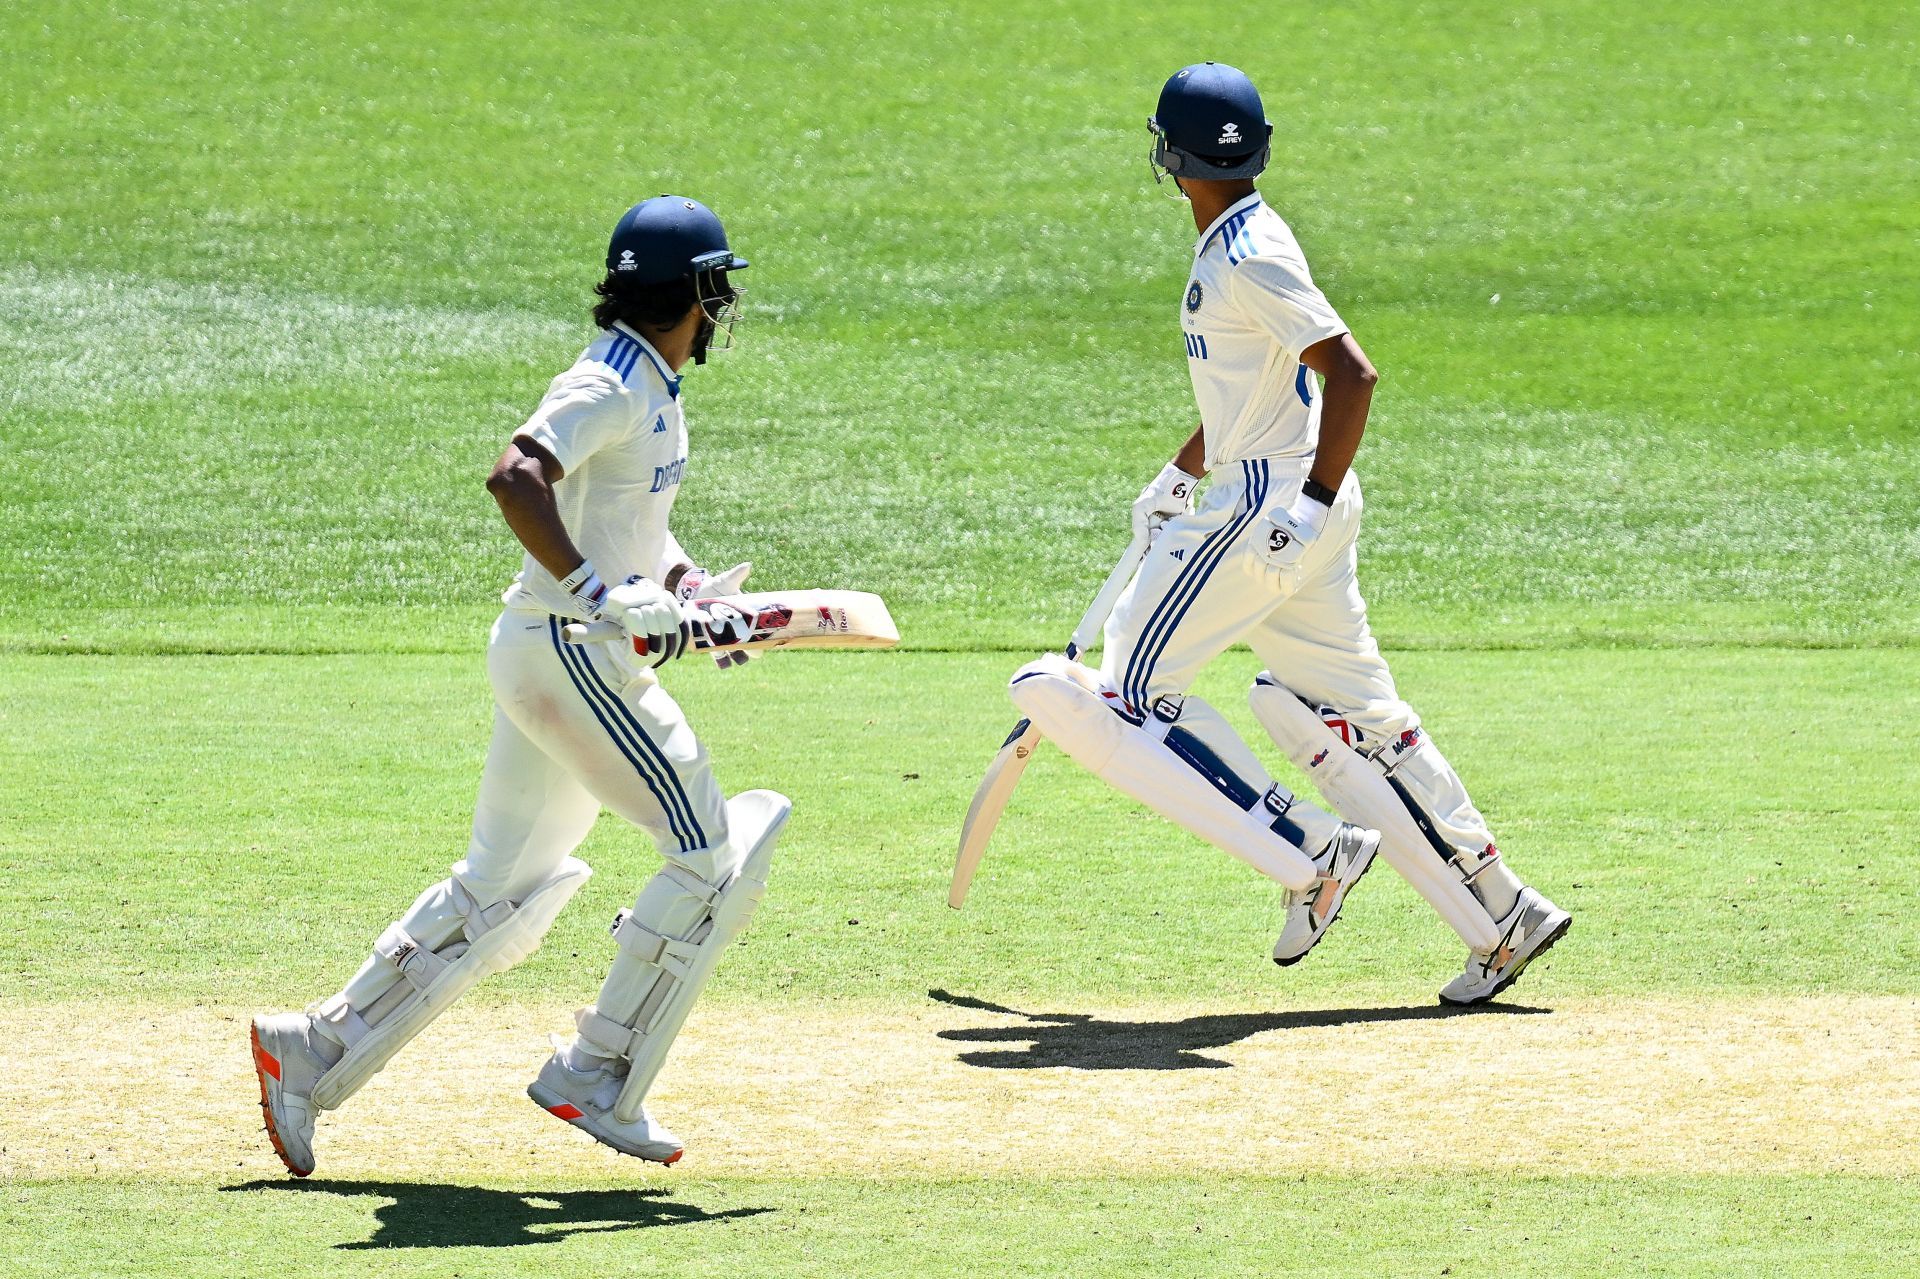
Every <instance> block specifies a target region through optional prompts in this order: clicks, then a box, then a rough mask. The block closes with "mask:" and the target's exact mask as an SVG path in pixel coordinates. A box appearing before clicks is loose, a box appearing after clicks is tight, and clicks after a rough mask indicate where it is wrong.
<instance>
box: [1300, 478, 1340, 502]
mask: <svg viewBox="0 0 1920 1279" xmlns="http://www.w3.org/2000/svg"><path fill="white" fill-rule="evenodd" d="M1300 493H1301V495H1302V496H1303V497H1310V498H1312V499H1313V500H1314V501H1316V502H1318V503H1320V505H1322V506H1329V507H1330V506H1332V505H1333V503H1334V501H1335V499H1337V498H1338V497H1339V496H1340V494H1338V493H1337V492H1335V491H1334V490H1332V489H1330V488H1328V487H1327V486H1326V485H1324V484H1322V483H1321V482H1320V481H1319V480H1316V479H1312V478H1309V479H1308V480H1307V482H1306V483H1305V484H1302V485H1301V486H1300Z"/></svg>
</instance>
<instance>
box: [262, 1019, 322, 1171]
mask: <svg viewBox="0 0 1920 1279" xmlns="http://www.w3.org/2000/svg"><path fill="white" fill-rule="evenodd" d="M319 1038H320V1037H319V1036H317V1035H315V1034H314V1031H313V1017H312V1016H311V1015H310V1014H307V1013H274V1014H273V1015H272V1016H268V1017H255V1018H254V1019H253V1069H254V1073H255V1074H257V1075H259V1076H260V1110H261V1113H262V1114H264V1115H265V1116H266V1120H267V1139H268V1140H269V1141H271V1142H272V1143H273V1151H274V1153H275V1154H277V1155H279V1156H280V1162H281V1163H283V1164H285V1165H286V1166H287V1171H288V1172H290V1173H292V1174H293V1175H294V1176H296V1177H304V1176H306V1175H307V1174H308V1173H310V1172H312V1171H313V1121H314V1118H315V1116H316V1114H317V1111H316V1110H315V1107H314V1104H313V1087H314V1085H315V1084H317V1083H319V1082H320V1076H322V1075H324V1074H326V1073H327V1069H328V1068H329V1067H330V1066H332V1065H333V1063H334V1062H335V1061H337V1060H339V1057H340V1049H339V1048H338V1047H337V1046H336V1045H334V1044H333V1043H332V1042H331V1041H330V1040H321V1042H320V1043H318V1044H316V1043H315V1040H316V1039H319ZM329 1049H331V1051H327V1050H329Z"/></svg>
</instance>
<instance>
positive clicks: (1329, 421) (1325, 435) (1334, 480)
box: [1300, 333, 1380, 493]
mask: <svg viewBox="0 0 1920 1279" xmlns="http://www.w3.org/2000/svg"><path fill="white" fill-rule="evenodd" d="M1300 362H1301V363H1302V364H1305V365H1306V366H1307V367H1308V368H1310V369H1312V370H1314V371H1315V372H1316V373H1318V374H1320V376H1321V377H1323V378H1325V379H1326V386H1325V387H1324V388H1323V390H1322V395H1323V397H1324V398H1323V399H1322V401H1321V405H1320V442H1319V444H1318V446H1317V447H1316V449H1315V451H1314V456H1313V470H1312V471H1311V472H1310V473H1309V478H1310V479H1312V480H1313V481H1314V482H1315V483H1317V484H1323V485H1325V486H1326V488H1327V489H1328V490H1329V491H1332V492H1336V493H1337V492H1339V491H1340V483H1341V481H1342V480H1344V479H1346V478H1347V472H1348V470H1350V469H1351V468H1352V466H1353V458H1354V454H1356V453H1358V452H1359V451H1360V437H1361V436H1363V435H1365V434H1366V431H1367V412H1368V410H1369V409H1371V408H1372V406H1373V388H1374V384H1375V383H1377V382H1378V381H1379V380H1380V374H1379V373H1378V372H1376V371H1375V369H1374V367H1373V365H1372V363H1371V362H1369V361H1368V359H1367V356H1366V352H1364V351H1362V350H1361V349H1360V345H1359V343H1357V342H1355V341H1354V340H1353V335H1352V334H1350V333H1343V334H1341V335H1340V336H1339V337H1337V338H1328V339H1327V340H1326V341H1324V342H1318V343H1315V344H1314V345H1313V346H1310V347H1308V348H1307V349H1306V350H1305V351H1304V352H1302V353H1301V355H1300Z"/></svg>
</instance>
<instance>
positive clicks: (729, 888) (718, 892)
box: [574, 790, 793, 1123]
mask: <svg viewBox="0 0 1920 1279" xmlns="http://www.w3.org/2000/svg"><path fill="white" fill-rule="evenodd" d="M792 811H793V803H792V801H791V800H789V799H788V798H787V797H786V796H785V795H781V794H777V793H776V792H774V791H769V790H753V791H746V792H744V793H742V794H739V795H735V796H734V797H733V798H732V799H730V800H728V801H727V840H728V842H729V844H730V845H731V846H732V847H733V848H744V849H745V853H744V855H742V856H740V857H739V858H738V861H737V866H738V869H736V870H734V871H733V873H732V874H731V875H729V876H728V878H727V880H726V882H725V883H724V884H722V885H720V886H719V887H715V886H713V885H711V884H707V883H705V882H704V881H701V880H699V879H698V877H696V876H694V875H693V874H692V873H690V872H689V871H687V869H686V868H685V867H682V866H676V865H672V864H669V865H668V866H667V868H666V869H665V870H663V871H661V872H660V874H659V875H656V876H655V877H654V878H653V879H652V880H651V881H649V883H648V884H647V887H646V888H645V889H643V890H642V891H641V893H640V897H639V900H638V901H636V902H635V903H634V907H633V909H632V910H630V911H622V912H621V913H620V916H619V917H618V918H617V919H616V920H615V921H614V927H613V940H614V944H615V945H617V946H618V947H619V948H620V953H619V954H617V955H615V956H614V960H613V967H612V969H611V970H609V971H608V973H607V980H606V982H605V983H604V984H603V985H602V986H601V988H600V998H599V1001H598V1002H597V1003H595V1004H594V1005H593V1006H591V1007H588V1008H582V1009H581V1010H580V1011H579V1012H578V1013H577V1014H576V1015H575V1017H574V1024H575V1026H576V1027H577V1028H578V1030H579V1035H580V1041H581V1043H582V1045H583V1046H584V1047H586V1048H587V1049H588V1050H590V1051H592V1052H594V1053H596V1054H598V1055H599V1056H602V1057H605V1058H608V1059H622V1058H624V1059H625V1060H626V1062H627V1077H626V1081H625V1082H624V1083H623V1084H622V1085H621V1088H620V1096H619V1099H618V1100H617V1101H616V1102H615V1103H614V1108H613V1114H614V1118H615V1119H617V1120H619V1121H620V1122H621V1123H632V1122H633V1121H634V1120H636V1119H638V1118H639V1117H640V1107H641V1104H642V1103H643V1102H644V1101H645V1100H646V1095H647V1090H648V1089H649V1088H651V1087H653V1081H654V1079H655V1078H656V1077H657V1076H658V1075H659V1073H660V1068H661V1067H662V1066H663V1065H665V1064H666V1060H667V1050H668V1049H670V1048H671V1047H673V1041H674V1039H675V1037H676V1036H678V1035H679V1033H680V1028H681V1026H682V1025H684V1024H685V1022H686V1020H687V1013H688V1012H690V1011H691V1010H692V1008H693V1004H694V1001H695V1000H696V999H698V998H699V997H700V990H701V988H702V987H703V986H705V985H706V984H707V979H708V978H710V977H711V976H713V970H714V966H715V965H716V964H718V963H719V962H720V955H721V953H722V952H723V951H725V950H726V948H727V946H728V944H729V943H730V942H732V941H733V939H734V938H735V937H737V936H739V935H740V934H741V933H742V932H743V931H745V929H746V927H747V922H748V921H749V920H750V919H752V918H753V912H754V909H755V908H756V907H757V906H759V904H760V899H761V897H762V896H764V895H765V893H766V891H767V868H768V866H769V865H770V864H771V863H772V861H773V846H774V843H775V841H776V840H778V839H779V837H780V831H781V828H783V827H784V826H785V825H786V824H787V817H788V815H789V814H790V813H791V812H792ZM733 861H735V859H734V858H733V857H731V856H730V857H725V858H716V859H715V862H716V864H721V865H724V864H726V863H728V862H733Z"/></svg>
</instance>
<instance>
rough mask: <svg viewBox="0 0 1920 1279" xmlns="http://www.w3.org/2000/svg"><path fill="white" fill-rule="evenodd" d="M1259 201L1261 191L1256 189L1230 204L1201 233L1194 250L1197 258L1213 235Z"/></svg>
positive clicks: (1204, 250)
mask: <svg viewBox="0 0 1920 1279" xmlns="http://www.w3.org/2000/svg"><path fill="white" fill-rule="evenodd" d="M1259 203H1260V193H1259V192H1258V191H1255V192H1254V193H1253V194H1252V195H1250V196H1247V197H1245V198H1244V199H1240V200H1236V201H1234V202H1233V204H1231V205H1229V206H1228V208H1227V211H1226V212H1225V213H1222V214H1221V215H1220V216H1219V217H1217V218H1215V219H1214V220H1213V225H1212V226H1210V227H1208V228H1207V229H1206V231H1205V233H1204V234H1202V235H1201V237H1200V247H1199V248H1197V249H1195V250H1194V251H1193V256H1194V257H1196V258H1197V257H1199V256H1200V255H1201V254H1202V253H1205V252H1206V251H1207V245H1209V244H1211V243H1212V242H1213V237H1214V236H1216V235H1218V234H1220V229H1221V228H1222V227H1224V226H1226V225H1227V223H1228V222H1230V221H1232V220H1233V218H1234V217H1235V215H1237V214H1240V213H1243V212H1246V211H1248V210H1250V209H1252V208H1253V207H1254V206H1255V205H1256V204H1259Z"/></svg>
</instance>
